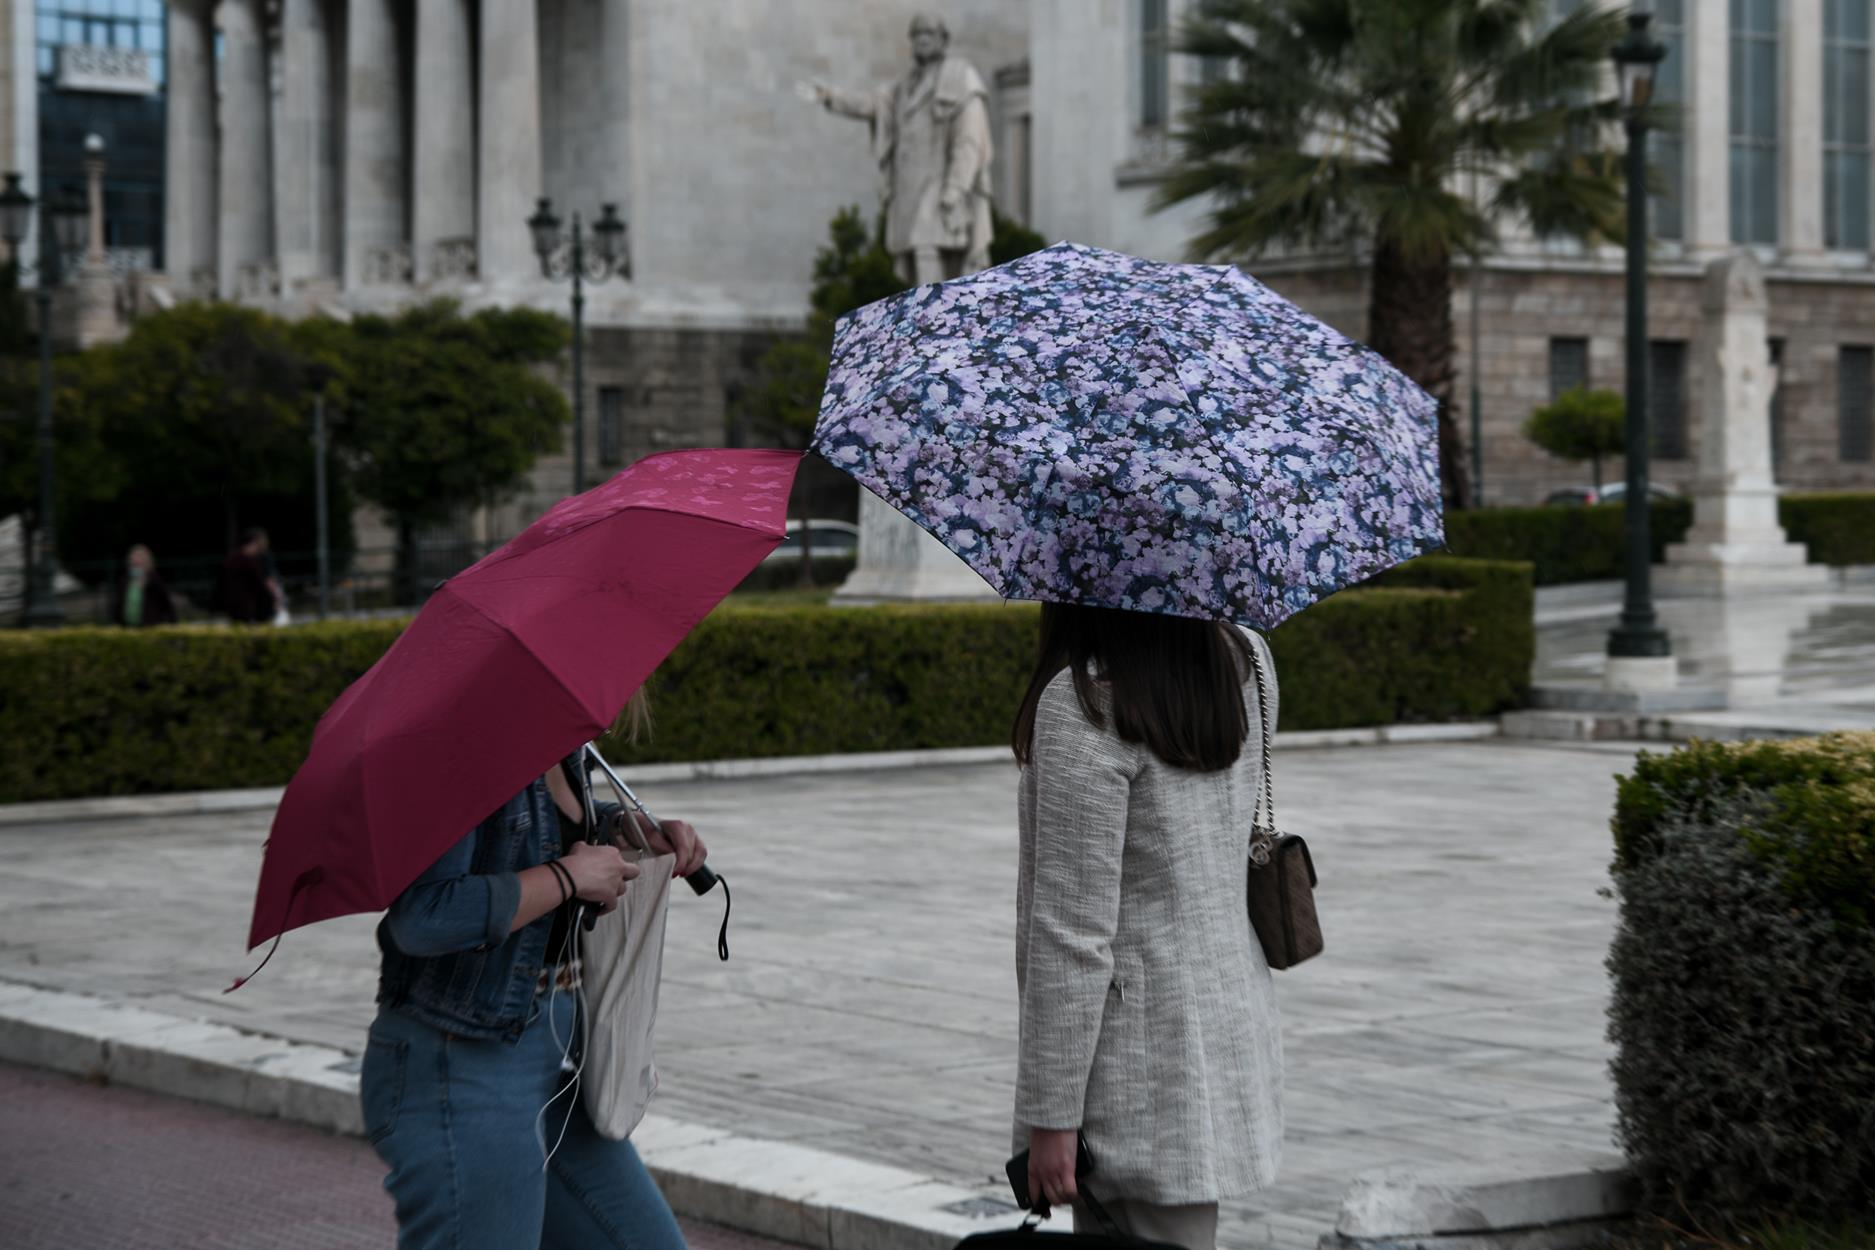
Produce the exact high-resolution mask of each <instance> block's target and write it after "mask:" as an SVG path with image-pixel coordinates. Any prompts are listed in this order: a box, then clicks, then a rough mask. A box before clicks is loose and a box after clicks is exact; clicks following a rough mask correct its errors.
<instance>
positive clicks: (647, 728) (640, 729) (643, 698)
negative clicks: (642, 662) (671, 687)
mask: <svg viewBox="0 0 1875 1250" xmlns="http://www.w3.org/2000/svg"><path fill="white" fill-rule="evenodd" d="M652 728H653V724H652V719H651V688H650V687H649V686H640V687H638V689H637V690H635V691H633V692H632V697H631V698H629V699H627V700H625V706H624V707H623V708H620V709H619V714H618V717H617V719H615V720H614V721H613V722H612V736H613V737H615V738H623V739H625V741H627V742H637V741H638V740H639V739H640V738H649V737H650V736H651V730H652Z"/></svg>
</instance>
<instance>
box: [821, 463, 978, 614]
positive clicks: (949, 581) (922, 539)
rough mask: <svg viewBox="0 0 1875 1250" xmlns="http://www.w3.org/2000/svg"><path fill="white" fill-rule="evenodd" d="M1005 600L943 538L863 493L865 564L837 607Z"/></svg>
mask: <svg viewBox="0 0 1875 1250" xmlns="http://www.w3.org/2000/svg"><path fill="white" fill-rule="evenodd" d="M1000 598H1001V597H1000V596H999V595H997V593H996V592H995V591H994V590H991V589H990V585H989V583H988V582H986V581H984V580H983V579H982V578H980V577H978V576H977V575H976V574H975V573H974V572H972V571H971V568H970V566H969V565H967V564H965V563H964V562H963V561H962V560H959V559H958V558H957V557H956V556H955V555H953V554H951V550H950V548H948V547H946V546H945V545H944V544H943V543H941V542H939V541H938V540H937V539H935V538H933V537H931V535H929V534H927V533H925V532H924V530H922V529H920V528H919V527H918V526H917V525H916V524H915V523H914V522H911V521H908V520H906V519H905V518H904V517H903V516H901V515H900V514H899V513H898V511H897V510H896V509H894V508H893V507H892V505H890V504H888V503H886V502H884V501H883V500H881V499H880V498H879V497H878V496H877V495H875V494H873V493H872V492H871V491H869V490H865V489H862V490H861V491H860V492H859V562H858V564H856V565H855V566H854V568H853V573H852V575H851V576H850V577H848V578H847V579H846V581H845V582H843V583H842V584H841V586H840V588H839V589H838V590H836V591H834V592H833V601H834V602H835V603H840V604H847V605H851V606H859V605H863V604H869V603H899V602H918V601H924V602H933V601H937V602H943V601H949V602H979V603H985V602H997V601H999V600H1000Z"/></svg>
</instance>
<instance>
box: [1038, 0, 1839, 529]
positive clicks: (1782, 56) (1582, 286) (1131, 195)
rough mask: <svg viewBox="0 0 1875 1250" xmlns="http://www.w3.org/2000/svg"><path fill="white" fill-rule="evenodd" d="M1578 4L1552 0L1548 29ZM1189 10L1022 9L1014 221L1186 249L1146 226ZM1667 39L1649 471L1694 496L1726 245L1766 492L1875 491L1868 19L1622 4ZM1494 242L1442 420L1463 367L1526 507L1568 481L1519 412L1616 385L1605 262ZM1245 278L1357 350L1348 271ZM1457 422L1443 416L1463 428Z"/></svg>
mask: <svg viewBox="0 0 1875 1250" xmlns="http://www.w3.org/2000/svg"><path fill="white" fill-rule="evenodd" d="M1584 2H1590V3H1592V2H1594V0H1551V6H1550V7H1551V12H1552V14H1555V15H1560V14H1561V13H1563V12H1566V11H1568V10H1569V9H1572V8H1574V7H1575V6H1576V5H1577V4H1579V3H1584ZM1190 3H1191V0H1030V8H1029V15H1030V34H1029V45H1030V52H1029V56H1030V59H1029V66H1028V70H1029V72H1028V73H1027V74H1026V75H1022V76H1021V81H1022V92H1023V98H1022V108H1023V109H1024V110H1025V112H1026V116H1027V117H1028V118H1029V119H1031V120H1030V121H1029V122H1028V123H1027V124H1028V125H1029V126H1030V128H1031V137H1032V143H1031V144H1030V145H1029V146H1028V147H1027V148H1026V149H1025V151H1026V152H1027V153H1028V154H1029V155H1028V160H1029V161H1030V162H1031V169H1030V170H1028V171H1026V172H1025V173H1024V174H1019V175H1018V177H1024V178H1026V180H1027V185H1029V186H1030V187H1031V192H1030V194H1031V199H1032V204H1033V210H1032V224H1034V225H1035V227H1036V228H1037V229H1039V230H1041V231H1042V232H1043V233H1044V234H1047V235H1049V236H1051V237H1061V236H1065V237H1071V238H1074V239H1077V240H1080V241H1084V242H1088V243H1096V244H1102V245H1105V246H1109V247H1117V248H1120V249H1122V250H1125V251H1130V252H1135V253H1138V254H1140V255H1146V256H1155V257H1161V258H1165V259H1180V258H1182V257H1183V255H1184V252H1185V248H1186V241H1187V240H1188V239H1189V238H1190V237H1191V236H1192V235H1193V233H1195V224H1196V222H1195V219H1196V216H1197V215H1198V214H1199V213H1200V212H1201V211H1202V210H1201V209H1199V208H1197V207H1196V206H1192V205H1185V206H1180V207H1179V208H1177V209H1174V210H1172V211H1170V212H1165V213H1154V212H1152V211H1151V209H1150V199H1151V194H1152V191H1153V190H1154V188H1155V187H1156V186H1157V185H1158V182H1159V181H1160V179H1162V178H1163V176H1164V175H1165V173H1166V171H1167V161H1168V159H1169V157H1170V155H1171V152H1170V148H1169V144H1168V140H1167V135H1168V124H1169V122H1170V120H1171V119H1172V118H1173V117H1174V116H1175V113H1176V109H1177V101H1178V96H1179V92H1180V90H1181V87H1182V86H1183V85H1184V84H1189V83H1192V82H1195V81H1198V80H1200V79H1201V78H1202V77H1203V76H1204V75H1205V74H1206V73H1216V72H1223V71H1222V70H1221V68H1220V67H1214V66H1206V65H1202V64H1198V63H1195V62H1194V60H1193V58H1190V57H1185V56H1180V55H1177V54H1176V53H1172V52H1171V51H1169V48H1170V44H1171V40H1172V35H1171V33H1170V32H1172V31H1174V30H1175V29H1176V26H1177V24H1178V23H1179V22H1180V21H1181V20H1182V19H1183V17H1184V16H1185V13H1186V11H1187V8H1188V5H1189V4H1190ZM1641 7H1643V8H1648V9H1651V10H1652V11H1653V12H1654V15H1655V25H1656V28H1657V32H1658V33H1659V34H1660V35H1661V36H1662V37H1663V39H1664V41H1665V42H1666V44H1667V45H1668V49H1669V52H1668V58H1667V60H1666V61H1665V62H1664V63H1663V65H1662V69H1661V74H1660V78H1659V82H1658V88H1659V94H1660V95H1661V96H1662V97H1664V98H1665V99H1666V100H1668V101H1671V102H1677V103H1678V104H1679V105H1680V107H1681V108H1682V110H1683V123H1682V125H1681V127H1680V130H1679V132H1678V133H1677V134H1676V135H1669V136H1664V137H1657V138H1656V140H1655V146H1654V151H1653V158H1654V161H1655V163H1656V166H1657V169H1658V171H1659V173H1660V175H1661V177H1662V179H1663V180H1664V182H1665V191H1664V193H1663V194H1662V195H1661V196H1660V197H1659V198H1658V199H1657V200H1656V202H1655V204H1654V212H1653V223H1654V235H1655V243H1654V249H1653V264H1652V270H1651V273H1652V277H1651V280H1650V294H1649V299H1650V303H1651V316H1650V321H1649V338H1650V340H1651V345H1650V360H1651V362H1652V373H1653V378H1652V387H1651V389H1652V392H1653V394H1652V397H1651V400H1650V407H1651V409H1652V415H1653V418H1654V424H1655V439H1654V441H1655V452H1656V455H1657V459H1656V461H1655V478H1656V480H1659V481H1661V482H1663V483H1665V484H1666V485H1668V486H1674V487H1684V486H1686V485H1687V484H1689V483H1690V480H1691V477H1692V474H1693V470H1694V465H1695V464H1696V463H1697V456H1698V439H1699V433H1698V426H1699V421H1698V418H1697V414H1698V413H1699V411H1700V405H1701V403H1702V402H1703V400H1704V397H1703V396H1701V395H1700V394H1699V393H1698V379H1697V371H1696V370H1695V369H1694V368H1693V367H1692V361H1693V359H1694V357H1693V354H1692V350H1691V342H1692V338H1693V335H1694V333H1695V330H1696V329H1697V326H1698V323H1699V307H1698V300H1699V294H1698V292H1699V282H1700V273H1701V271H1702V270H1703V267H1704V266H1705V264H1706V263H1708V262H1709V261H1710V260H1712V259H1713V258H1714V257H1717V256H1719V255H1722V254H1724V253H1725V252H1727V251H1729V250H1731V249H1733V248H1740V247H1743V248H1750V249H1752V250H1753V251H1755V252H1756V253H1757V254H1758V256H1759V258H1760V260H1761V261H1762V262H1763V263H1764V264H1765V266H1766V271H1767V277H1768V283H1767V287H1768V290H1769V294H1770V300H1771V311H1770V322H1769V334H1770V337H1771V349H1772V354H1773V358H1774V360H1775V361H1776V362H1777V363H1778V366H1779V385H1778V388H1777V391H1776V397H1775V399H1774V401H1773V403H1772V405H1771V411H1770V412H1768V413H1767V414H1766V418H1765V419H1766V420H1767V421H1769V422H1771V423H1772V427H1773V429H1772V433H1773V445H1774V447H1775V449H1776V455H1777V465H1778V478H1779V481H1780V482H1781V483H1782V484H1783V485H1785V486H1786V487H1792V488H1800V489H1831V488H1854V489H1869V488H1871V487H1875V459H1872V458H1871V456H1872V452H1871V443H1872V442H1875V438H1871V422H1872V419H1875V417H1872V412H1871V409H1872V407H1875V385H1872V383H1871V358H1872V357H1875V252H1872V251H1871V236H1872V235H1875V203H1872V201H1875V197H1872V196H1871V193H1870V192H1871V189H1870V179H1871V170H1870V166H1871V151H1872V143H1875V101H1872V100H1871V89H1870V81H1871V73H1870V55H1871V33H1872V32H1871V29H1870V21H1871V14H1870V9H1871V7H1872V6H1871V5H1870V4H1869V3H1867V0H1724V2H1722V0H1641ZM1500 232H1501V246H1500V247H1499V249H1498V251H1497V253H1496V254H1495V255H1493V256H1491V257H1490V258H1488V259H1487V260H1486V261H1485V262H1484V263H1483V265H1482V266H1481V272H1479V273H1477V274H1476V298H1477V300H1478V305H1479V314H1480V316H1479V325H1480V334H1479V338H1478V350H1477V352H1476V354H1475V357H1474V354H1473V353H1472V352H1471V350H1470V344H1469V335H1468V328H1469V324H1470V311H1471V300H1472V299H1473V287H1472V275H1471V274H1470V273H1469V272H1468V271H1467V268H1466V267H1465V266H1464V265H1463V264H1462V263H1461V266H1460V271H1459V273H1458V274H1457V275H1456V281H1455V283H1454V295H1453V319H1454V323H1455V325H1456V326H1457V329H1458V347H1459V357H1458V368H1459V375H1458V379H1459V380H1458V387H1457V393H1458V396H1459V399H1460V402H1461V404H1463V403H1464V402H1465V397H1466V395H1467V392H1468V390H1469V386H1470V381H1471V376H1472V371H1473V369H1474V368H1475V369H1476V371H1477V377H1478V383H1479V389H1480V392H1481V399H1482V402H1481V404H1480V405H1479V407H1480V412H1481V415H1482V427H1483V440H1482V442H1483V448H1484V465H1485V471H1484V497H1485V499H1486V501H1487V502H1491V503H1507V504H1508V503H1530V502H1536V501H1539V500H1541V499H1542V498H1544V497H1545V496H1546V495H1547V494H1548V493H1549V492H1550V491H1552V490H1555V489H1558V488H1561V487H1565V486H1576V485H1582V484H1585V483H1586V482H1587V480H1588V470H1587V468H1586V466H1581V465H1574V464H1569V463H1566V462H1562V461H1558V460H1556V459H1554V458H1552V457H1550V456H1548V455H1546V454H1545V453H1543V452H1541V451H1539V450H1538V449H1537V448H1536V447H1534V446H1532V445H1531V444H1530V443H1529V442H1528V440H1526V439H1525V438H1524V437H1523V434H1522V425H1523V422H1524V420H1525V419H1526V418H1527V417H1528V416H1529V414H1530V411H1531V410H1532V409H1533V408H1534V407H1536V406H1537V405H1539V404H1542V403H1545V402H1547V401H1548V400H1549V399H1550V398H1551V396H1552V395H1553V394H1554V393H1556V391H1558V390H1560V389H1562V388H1563V387H1565V386H1567V385H1571V384H1574V383H1577V382H1586V383H1588V384H1590V385H1593V386H1596V387H1608V388H1612V389H1615V390H1620V389H1622V387H1623V384H1624V372H1625V370H1624V363H1623V362H1624V355H1623V353H1624V350H1625V349H1624V343H1623V311H1624V307H1625V305H1624V302H1623V294H1622V292H1623V287H1622V273H1623V265H1624V258H1623V254H1622V252H1620V251H1619V250H1617V249H1613V248H1603V249H1594V250H1590V249H1585V248H1582V247H1580V246H1577V245H1574V244H1571V243H1566V242H1560V241H1555V240H1544V239H1538V238H1535V237H1533V236H1532V235H1531V233H1530V232H1529V231H1528V230H1527V229H1526V228H1524V227H1523V225H1522V223H1520V222H1517V221H1505V222H1502V223H1500ZM1250 268H1251V269H1252V270H1253V271H1254V272H1255V273H1256V274H1257V275H1258V276H1259V277H1261V278H1263V279H1264V280H1266V281H1268V282H1269V283H1270V284H1271V285H1272V286H1274V287H1276V288H1277V289H1279V290H1281V291H1283V292H1284V293H1285V294H1288V295H1289V296H1290V297H1291V298H1293V299H1295V300H1296V301H1297V302H1298V303H1301V304H1302V305H1303V306H1305V307H1307V308H1309V309H1310V310H1311V311H1314V312H1315V313H1317V315H1319V316H1322V317H1323V318H1325V319H1326V320H1328V321H1330V322H1331V323H1333V324H1335V325H1336V326H1337V327H1339V328H1340V329H1342V330H1343V331H1344V332H1346V333H1349V334H1351V335H1354V336H1356V337H1361V336H1362V335H1363V334H1364V332H1365V328H1366V313H1367V307H1366V285H1365V284H1366V278H1365V273H1364V264H1363V259H1362V258H1361V257H1359V256H1354V255H1327V256H1290V257H1283V258H1280V259H1270V260H1267V261H1265V262H1261V263H1257V264H1253V265H1252V266H1250ZM1461 419H1463V418H1461Z"/></svg>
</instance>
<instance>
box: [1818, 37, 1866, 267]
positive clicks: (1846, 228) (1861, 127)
mask: <svg viewBox="0 0 1875 1250" xmlns="http://www.w3.org/2000/svg"><path fill="white" fill-rule="evenodd" d="M1868 75H1869V0H1824V5H1823V243H1824V246H1826V247H1840V248H1846V249H1849V250H1851V251H1857V252H1863V251H1867V250H1868V245H1869V186H1868V182H1869V81H1868Z"/></svg>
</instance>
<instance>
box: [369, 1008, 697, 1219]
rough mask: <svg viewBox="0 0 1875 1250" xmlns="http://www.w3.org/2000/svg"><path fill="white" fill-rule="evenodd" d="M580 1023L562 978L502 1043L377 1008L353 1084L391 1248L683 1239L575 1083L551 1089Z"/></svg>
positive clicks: (639, 1166)
mask: <svg viewBox="0 0 1875 1250" xmlns="http://www.w3.org/2000/svg"><path fill="white" fill-rule="evenodd" d="M578 1023H579V1017H578V1006H577V1002H576V1000H575V999H574V997H573V996H572V995H569V994H567V993H565V992H564V991H563V992H560V993H558V994H555V995H551V996H548V995H543V996H542V997H541V998H540V999H539V1001H538V1002H537V1003H536V1005H535V1015H534V1018H533V1019H532V1020H531V1021H530V1022H529V1023H528V1026H527V1028H526V1030H525V1031H524V1032H523V1033H522V1034H521V1039H520V1041H519V1042H517V1043H515V1044H514V1045H509V1044H508V1043H506V1042H501V1041H483V1040H477V1039H470V1038H462V1037H456V1036H453V1035H451V1034H448V1033H444V1032H442V1031H441V1030H439V1029H435V1028H432V1027H431V1026H430V1025H427V1024H424V1023H422V1022H421V1021H418V1020H414V1019H412V1018H410V1017H409V1016H406V1015H403V1014H401V1013H398V1012H395V1011H390V1012H381V1013H379V1015H378V1018H377V1019H376V1020H375V1021H373V1022H372V1025H371V1033H370V1038H369V1041H368V1042H367V1045H366V1047H365V1059H364V1068H363V1071H362V1073H361V1075H360V1079H359V1095H360V1099H361V1101H362V1102H363V1104H364V1121H365V1132H366V1134H367V1135H368V1136H369V1137H370V1139H371V1144H372V1145H373V1146H374V1147H375V1148H376V1149H377V1152H378V1156H379V1157H380V1158H382V1159H383V1160H384V1162H385V1163H386V1164H387V1165H388V1166H389V1167H390V1170H391V1171H390V1175H389V1176H387V1177H385V1178H384V1188H385V1189H386V1190H388V1191H390V1195H391V1197H392V1199H393V1200H394V1201H395V1202H396V1204H397V1230H398V1232H397V1244H398V1246H399V1247H400V1248H401V1250H483V1248H486V1250H523V1248H527V1247H535V1246H547V1247H552V1248H553V1250H589V1248H603V1250H684V1239H683V1234H682V1233H680V1232H679V1231H678V1229H677V1221H676V1219H675V1218H674V1217H673V1216H672V1215H671V1209H670V1207H669V1206H668V1205H667V1204H666V1203H665V1201H664V1195H663V1194H661V1193H659V1192H658V1188H657V1185H656V1184H655V1183H654V1182H653V1181H652V1180H651V1176H650V1174H649V1173H647V1172H646V1171H645V1166H644V1163H643V1162H642V1161H640V1160H639V1158H638V1152H637V1151H636V1150H635V1149H633V1147H632V1144H631V1143H630V1142H629V1141H618V1142H615V1141H608V1140H607V1139H605V1138H603V1137H601V1136H600V1135H599V1134H598V1132H597V1131H596V1130H595V1129H594V1128H593V1126H592V1121H591V1120H590V1119H588V1118H587V1115H586V1109H585V1107H583V1106H582V1105H580V1102H579V1093H578V1090H577V1089H571V1088H563V1087H565V1086H566V1085H567V1082H568V1081H569V1080H570V1075H569V1074H567V1073H565V1072H562V1071H561V1062H560V1060H561V1055H562V1054H563V1053H565V1051H566V1042H567V1041H568V1039H573V1040H574V1041H575V1042H577V1029H578ZM556 1032H557V1037H556ZM578 1057H579V1052H578V1049H577V1046H575V1049H574V1051H573V1058H574V1059H575V1060H577V1059H578ZM556 1092H558V1095H559V1096H558V1097H557V1098H555V1094H556ZM549 1104H550V1105H549ZM542 1106H546V1107H547V1114H546V1115H544V1116H539V1117H538V1121H537V1118H536V1117H537V1115H538V1113H539V1111H540V1109H541V1107H542ZM569 1113H570V1114H569ZM537 1122H538V1123H539V1125H540V1130H539V1131H540V1132H541V1133H544V1134H545V1138H546V1147H545V1148H543V1146H542V1145H541V1140H540V1138H539V1137H538V1136H537V1135H536V1128H535V1125H536V1123H537ZM563 1125H564V1128H565V1135H564V1137H562V1136H561V1129H562V1126H563ZM556 1139H557V1140H558V1142H559V1144H558V1147H557V1148H555V1141H556ZM548 1149H552V1150H553V1157H552V1161H551V1162H550V1163H547V1164H546V1166H544V1167H543V1166H542V1161H543V1159H544V1158H545V1156H546V1151H547V1150H548Z"/></svg>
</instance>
